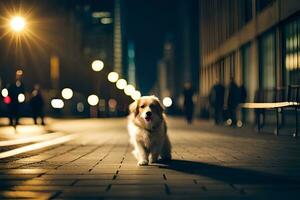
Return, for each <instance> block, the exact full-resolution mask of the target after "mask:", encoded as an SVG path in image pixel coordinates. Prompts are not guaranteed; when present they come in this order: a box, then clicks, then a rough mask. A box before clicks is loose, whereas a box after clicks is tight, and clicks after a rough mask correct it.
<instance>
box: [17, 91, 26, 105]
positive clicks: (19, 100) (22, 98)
mask: <svg viewBox="0 0 300 200" xmlns="http://www.w3.org/2000/svg"><path fill="white" fill-rule="evenodd" d="M24 101H25V95H24V94H22V93H21V94H19V95H18V102H19V103H23V102H24Z"/></svg>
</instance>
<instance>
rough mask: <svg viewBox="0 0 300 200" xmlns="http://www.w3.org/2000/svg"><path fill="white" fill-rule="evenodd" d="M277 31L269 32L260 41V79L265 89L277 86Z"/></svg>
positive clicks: (261, 85)
mask: <svg viewBox="0 0 300 200" xmlns="http://www.w3.org/2000/svg"><path fill="white" fill-rule="evenodd" d="M275 48H276V45H275V32H274V31H271V32H268V33H266V34H264V35H262V37H261V38H260V41H259V67H260V70H259V72H260V73H259V74H260V76H259V79H260V87H262V88H264V89H273V88H275V81H276V80H275V77H276V74H275V69H276V51H275Z"/></svg>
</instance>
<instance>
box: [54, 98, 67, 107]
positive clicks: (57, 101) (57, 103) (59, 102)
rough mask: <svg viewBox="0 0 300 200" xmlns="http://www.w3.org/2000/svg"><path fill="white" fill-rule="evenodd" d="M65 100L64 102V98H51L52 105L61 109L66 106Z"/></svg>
mask: <svg viewBox="0 0 300 200" xmlns="http://www.w3.org/2000/svg"><path fill="white" fill-rule="evenodd" d="M64 105H65V104H64V102H63V100H61V99H52V100H51V106H52V107H53V108H59V109H61V108H63V107H64Z"/></svg>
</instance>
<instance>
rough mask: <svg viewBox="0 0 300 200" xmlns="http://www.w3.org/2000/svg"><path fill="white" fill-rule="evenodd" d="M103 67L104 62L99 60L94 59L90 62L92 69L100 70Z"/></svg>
mask: <svg viewBox="0 0 300 200" xmlns="http://www.w3.org/2000/svg"><path fill="white" fill-rule="evenodd" d="M103 68H104V63H103V62H102V61H101V60H95V61H93V62H92V69H93V70H94V71H95V72H100V71H101V70H102V69H103Z"/></svg>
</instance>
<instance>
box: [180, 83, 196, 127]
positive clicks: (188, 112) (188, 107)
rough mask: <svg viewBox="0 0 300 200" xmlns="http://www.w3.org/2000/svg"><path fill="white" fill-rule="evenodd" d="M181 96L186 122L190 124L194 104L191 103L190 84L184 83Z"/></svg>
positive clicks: (191, 90)
mask: <svg viewBox="0 0 300 200" xmlns="http://www.w3.org/2000/svg"><path fill="white" fill-rule="evenodd" d="M183 96H184V102H183V106H184V114H185V117H186V120H187V122H188V123H189V124H191V123H192V121H193V115H194V102H193V96H194V90H193V88H192V84H191V83H190V82H188V83H185V85H184V90H183Z"/></svg>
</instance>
